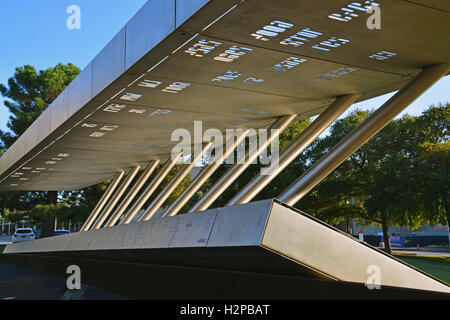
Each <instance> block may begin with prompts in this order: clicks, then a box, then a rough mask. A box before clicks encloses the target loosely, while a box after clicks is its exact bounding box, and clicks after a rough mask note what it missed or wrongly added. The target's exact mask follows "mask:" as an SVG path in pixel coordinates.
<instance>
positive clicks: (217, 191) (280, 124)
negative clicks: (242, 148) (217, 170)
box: [189, 114, 297, 212]
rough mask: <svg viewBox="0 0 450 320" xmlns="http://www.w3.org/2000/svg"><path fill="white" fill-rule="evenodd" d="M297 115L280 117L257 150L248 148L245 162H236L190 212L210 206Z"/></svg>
mask: <svg viewBox="0 0 450 320" xmlns="http://www.w3.org/2000/svg"><path fill="white" fill-rule="evenodd" d="M296 117H297V115H296V114H292V115H288V116H282V117H279V118H278V119H277V120H276V121H275V122H274V123H273V124H272V125H271V126H270V128H269V129H268V131H269V135H268V137H267V139H266V141H265V142H264V143H262V144H259V145H258V150H257V151H256V152H252V153H250V150H249V149H247V150H246V152H245V157H244V159H248V160H247V161H246V162H245V163H244V164H239V163H236V164H235V165H234V166H233V167H231V168H230V169H229V170H228V171H227V172H225V174H224V175H223V176H222V177H220V179H219V180H217V182H216V183H215V184H214V185H213V186H212V187H211V188H210V189H209V190H208V192H207V193H206V194H205V195H204V196H203V197H202V198H201V199H200V200H199V201H198V202H197V203H196V204H195V205H194V206H193V207H192V208H191V209H190V210H189V212H196V211H202V210H206V209H208V208H209V206H210V205H212V204H213V202H214V201H215V200H216V199H217V198H218V197H219V196H220V195H221V194H222V193H223V192H224V191H225V190H226V189H227V188H228V187H229V186H230V185H231V184H232V183H233V182H234V181H235V180H236V179H237V178H238V177H239V176H240V175H241V173H242V172H244V170H245V169H247V168H248V166H249V165H250V164H252V163H253V161H255V160H256V159H257V158H258V157H259V155H260V154H261V153H263V152H264V151H266V149H267V147H268V146H269V145H270V144H271V143H272V141H273V140H274V139H275V138H276V137H277V136H278V135H279V134H280V132H282V131H283V130H284V129H285V128H286V127H287V126H288V124H289V123H291V121H292V120H294V119H295V118H296ZM271 130H277V133H276V134H274V135H272V134H271V132H272V131H271Z"/></svg>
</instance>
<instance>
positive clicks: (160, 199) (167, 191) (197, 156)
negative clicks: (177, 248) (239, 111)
mask: <svg viewBox="0 0 450 320" xmlns="http://www.w3.org/2000/svg"><path fill="white" fill-rule="evenodd" d="M212 144H213V143H212V142H208V143H206V144H204V145H200V146H198V147H197V148H201V152H194V154H193V155H192V157H191V163H190V164H188V165H186V166H185V167H184V168H181V169H180V171H178V173H177V174H176V176H175V177H174V178H173V179H172V180H171V181H170V182H169V184H168V185H167V186H166V187H165V188H164V190H163V191H161V193H160V194H159V195H158V196H157V197H156V199H155V200H153V201H152V203H151V204H150V205H149V206H148V207H147V209H146V210H145V212H144V214H143V216H142V217H141V218H140V219H139V221H147V220H150V218H151V217H152V216H153V215H154V214H155V213H156V211H158V209H159V208H161V206H162V205H163V204H164V201H166V200H167V198H169V197H170V195H171V194H172V192H174V191H175V189H176V188H177V187H178V185H179V184H180V183H181V182H182V181H183V179H184V178H185V177H186V176H187V175H188V174H189V172H191V170H192V168H193V167H194V166H195V164H196V163H197V162H199V161H200V160H201V159H202V157H203V155H204V154H205V153H206V152H207V151H208V149H209V148H210V147H211V145H212Z"/></svg>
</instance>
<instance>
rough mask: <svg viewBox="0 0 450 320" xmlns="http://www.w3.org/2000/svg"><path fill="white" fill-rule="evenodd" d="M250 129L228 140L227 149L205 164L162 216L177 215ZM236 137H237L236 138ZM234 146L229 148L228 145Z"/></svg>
mask: <svg viewBox="0 0 450 320" xmlns="http://www.w3.org/2000/svg"><path fill="white" fill-rule="evenodd" d="M249 131H250V130H245V131H244V132H243V133H242V134H241V135H238V136H234V135H233V136H232V137H231V138H230V139H228V141H227V142H226V146H227V147H226V151H225V152H222V154H221V155H217V156H220V157H218V158H216V156H215V157H214V160H213V163H210V164H209V165H207V166H205V167H204V168H203V169H202V171H201V172H200V173H199V175H198V176H197V177H195V179H194V181H192V182H191V183H190V184H189V185H188V186H187V187H186V189H184V191H183V192H182V193H181V195H180V196H179V197H178V198H177V199H176V200H175V201H174V202H173V203H172V204H171V205H170V206H169V208H168V209H167V210H166V211H165V212H164V214H163V215H162V216H161V218H164V217H170V216H174V215H176V214H177V213H178V212H179V211H180V210H181V208H183V206H184V205H185V204H186V202H188V201H189V199H190V198H191V197H192V196H193V195H194V194H195V193H196V192H197V190H198V189H200V187H201V186H202V185H203V184H204V183H205V182H206V180H208V178H209V177H210V176H211V175H212V174H213V173H214V172H216V170H217V169H218V168H219V167H220V166H221V165H222V163H223V162H224V161H225V159H227V158H228V157H229V156H230V154H231V153H233V152H234V150H235V149H236V148H237V146H238V145H239V144H240V143H241V142H242V141H243V140H244V139H245V137H246V136H247V135H248V133H249ZM235 138H236V139H235ZM230 145H231V146H232V147H231V148H229V147H228V146H230Z"/></svg>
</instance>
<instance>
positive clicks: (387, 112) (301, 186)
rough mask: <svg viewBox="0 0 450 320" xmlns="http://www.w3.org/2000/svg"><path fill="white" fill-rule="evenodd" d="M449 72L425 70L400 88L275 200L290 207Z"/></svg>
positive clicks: (448, 67) (443, 68) (447, 66)
mask: <svg viewBox="0 0 450 320" xmlns="http://www.w3.org/2000/svg"><path fill="white" fill-rule="evenodd" d="M449 70H450V62H449V63H444V64H439V65H435V66H432V67H428V68H425V69H424V70H423V71H422V72H421V73H419V74H418V75H417V76H416V77H415V78H414V79H413V80H412V81H411V82H409V83H408V84H407V85H406V86H405V87H404V88H403V89H401V90H400V91H398V92H397V93H396V94H395V95H394V96H393V97H392V98H391V99H389V100H388V101H387V102H386V103H385V104H383V105H382V106H381V107H380V108H378V109H377V111H375V113H374V114H373V115H371V116H370V117H369V118H368V119H367V120H366V121H365V122H364V123H362V124H361V125H360V126H359V127H358V128H356V129H354V130H353V131H352V132H351V133H350V134H348V135H347V136H346V137H345V138H344V139H343V140H342V141H340V142H339V143H338V144H337V145H336V146H335V147H334V148H333V149H331V150H330V151H329V152H328V153H326V154H325V155H324V156H323V157H322V158H321V159H320V160H319V161H317V162H316V163H315V164H314V165H313V166H312V167H310V168H309V169H308V170H307V171H306V172H305V173H304V174H303V175H302V176H301V177H300V178H298V179H297V180H296V181H295V182H294V183H292V184H291V185H290V186H289V187H288V188H287V189H286V190H285V191H284V192H283V193H281V194H280V195H279V197H278V198H279V199H280V200H281V201H283V202H285V203H287V204H289V205H291V206H293V205H294V204H296V203H297V202H298V201H299V200H300V199H301V198H302V197H303V196H304V195H305V194H307V193H308V192H309V191H310V190H311V189H313V188H314V187H315V186H316V185H317V184H318V183H319V182H321V181H322V180H323V179H324V178H325V177H326V176H328V175H329V174H330V173H331V172H332V171H333V170H334V169H336V168H337V167H338V166H339V165H340V164H341V163H342V162H344V161H345V160H346V159H347V158H348V157H349V156H350V155H351V154H352V153H354V152H355V151H356V150H358V149H359V148H360V147H361V146H362V145H363V144H365V143H366V142H367V140H369V139H370V138H372V137H373V136H374V135H376V134H377V133H378V132H379V131H380V130H381V129H383V128H384V127H385V126H386V125H387V124H388V123H389V121H391V120H392V119H394V118H395V117H396V116H397V115H398V114H399V113H400V112H402V111H403V110H404V109H405V108H406V107H407V106H409V105H410V104H411V103H412V102H413V101H414V100H416V99H417V98H418V97H419V96H420V95H422V93H424V92H425V91H426V90H427V89H428V88H430V87H431V86H432V85H433V84H434V83H436V82H437V81H438V80H439V79H440V78H441V77H442V76H444V75H445V74H447V72H449Z"/></svg>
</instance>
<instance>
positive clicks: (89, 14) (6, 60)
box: [0, 0, 450, 129]
mask: <svg viewBox="0 0 450 320" xmlns="http://www.w3.org/2000/svg"><path fill="white" fill-rule="evenodd" d="M145 2H146V0H0V30H2V38H1V50H0V83H4V84H6V83H7V80H8V78H9V77H11V76H12V74H13V73H14V69H15V68H16V67H17V66H23V65H25V64H30V65H33V66H35V67H36V69H38V70H39V69H46V68H48V67H53V66H54V65H56V64H57V63H59V62H62V63H68V62H72V63H74V64H75V65H77V66H79V67H80V68H81V69H83V68H84V67H85V66H86V65H87V64H88V63H89V62H90V61H91V60H92V59H93V58H94V57H95V56H96V54H97V53H98V52H99V51H100V50H101V49H102V48H103V47H104V46H105V45H106V44H107V43H108V42H109V40H111V39H112V38H113V36H114V35H115V34H116V33H117V32H118V31H119V30H120V29H121V28H122V27H123V26H124V25H125V24H126V23H127V22H128V20H130V18H131V17H132V16H133V15H134V14H135V13H136V12H137V11H138V10H139V8H140V7H141V6H142V5H143V4H144V3H145ZM73 4H75V5H78V6H79V7H80V8H81V29H80V30H69V29H68V28H67V27H66V20H67V18H68V17H69V14H68V13H66V9H67V7H69V6H70V5H73ZM390 96H392V94H389V95H384V96H381V97H377V98H375V99H371V100H368V101H365V102H362V103H359V104H356V105H354V106H353V107H352V108H351V110H353V109H354V108H356V107H359V108H377V107H379V106H380V105H381V104H382V103H383V102H384V101H386V100H387V99H388V98H389V97H390ZM447 101H450V76H447V77H445V78H443V79H442V80H440V81H439V82H438V83H437V84H435V85H434V86H433V87H432V88H431V89H430V90H429V91H428V92H427V93H425V94H424V95H423V96H422V97H421V98H419V99H418V100H417V101H416V102H414V103H413V104H412V105H411V106H410V107H408V108H407V109H406V110H405V111H404V112H403V114H404V113H406V112H407V113H409V114H411V115H419V114H420V113H421V112H422V111H423V110H424V109H425V108H426V107H427V106H428V105H431V104H437V103H439V102H443V103H444V102H447ZM344 115H345V114H344ZM8 117H9V113H8V110H7V109H6V107H4V106H3V98H2V97H0V129H7V127H6V123H7V121H8Z"/></svg>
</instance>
